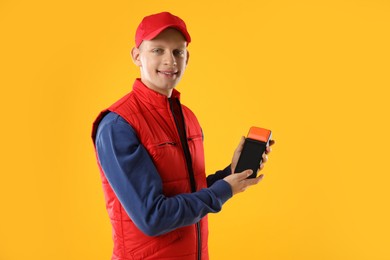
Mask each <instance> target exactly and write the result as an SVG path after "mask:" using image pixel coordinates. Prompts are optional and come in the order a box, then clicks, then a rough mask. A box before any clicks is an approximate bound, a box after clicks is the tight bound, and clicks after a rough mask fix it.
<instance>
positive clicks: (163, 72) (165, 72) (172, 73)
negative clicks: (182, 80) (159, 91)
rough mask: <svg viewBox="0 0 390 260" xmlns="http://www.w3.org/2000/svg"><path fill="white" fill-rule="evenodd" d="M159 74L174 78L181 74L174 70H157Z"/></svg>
mask: <svg viewBox="0 0 390 260" xmlns="http://www.w3.org/2000/svg"><path fill="white" fill-rule="evenodd" d="M157 73H158V74H161V75H163V76H166V77H174V76H176V75H178V74H179V71H173V70H157Z"/></svg>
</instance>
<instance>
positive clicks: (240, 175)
mask: <svg viewBox="0 0 390 260" xmlns="http://www.w3.org/2000/svg"><path fill="white" fill-rule="evenodd" d="M252 173H253V171H252V170H245V171H243V172H240V173H237V174H236V176H237V180H238V181H241V180H245V179H246V178H248V177H249V176H250V175H251V174H252Z"/></svg>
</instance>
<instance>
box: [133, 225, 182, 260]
mask: <svg viewBox="0 0 390 260" xmlns="http://www.w3.org/2000/svg"><path fill="white" fill-rule="evenodd" d="M180 237H181V236H180V233H179V230H175V231H172V232H169V233H167V234H164V235H160V236H157V237H151V239H150V240H149V241H147V242H146V243H145V244H143V245H142V246H140V247H138V248H136V249H135V250H133V251H132V252H131V254H132V255H133V258H134V259H140V260H141V259H145V258H147V257H151V256H152V255H154V254H158V252H159V251H160V250H162V249H166V247H168V246H169V245H171V244H173V243H175V242H176V241H177V240H179V239H180ZM171 252H172V250H171Z"/></svg>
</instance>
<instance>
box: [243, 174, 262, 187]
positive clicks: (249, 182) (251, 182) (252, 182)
mask: <svg viewBox="0 0 390 260" xmlns="http://www.w3.org/2000/svg"><path fill="white" fill-rule="evenodd" d="M263 178H264V174H261V175H259V176H258V177H256V178H253V179H247V180H245V185H246V187H248V186H252V185H255V184H257V183H259V182H260V181H261V180H262V179H263Z"/></svg>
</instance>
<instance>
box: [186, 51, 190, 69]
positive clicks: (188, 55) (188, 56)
mask: <svg viewBox="0 0 390 260" xmlns="http://www.w3.org/2000/svg"><path fill="white" fill-rule="evenodd" d="M189 59H190V52H189V51H188V50H187V59H186V66H187V65H188V60H189Z"/></svg>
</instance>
